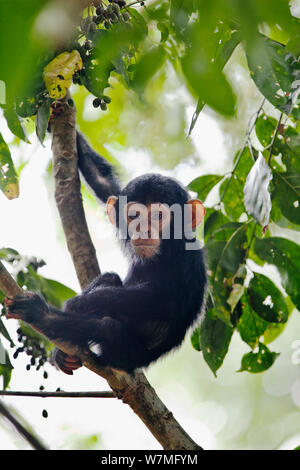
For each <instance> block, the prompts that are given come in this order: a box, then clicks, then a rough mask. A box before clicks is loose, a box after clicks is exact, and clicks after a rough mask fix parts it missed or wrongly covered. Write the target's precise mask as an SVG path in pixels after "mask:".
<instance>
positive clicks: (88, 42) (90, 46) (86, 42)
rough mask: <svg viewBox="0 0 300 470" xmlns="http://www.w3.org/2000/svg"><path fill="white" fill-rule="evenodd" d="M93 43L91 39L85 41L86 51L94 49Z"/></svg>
mask: <svg viewBox="0 0 300 470" xmlns="http://www.w3.org/2000/svg"><path fill="white" fill-rule="evenodd" d="M92 47H93V45H92V43H91V41H85V43H84V48H85V50H86V51H89V50H90V49H92Z"/></svg>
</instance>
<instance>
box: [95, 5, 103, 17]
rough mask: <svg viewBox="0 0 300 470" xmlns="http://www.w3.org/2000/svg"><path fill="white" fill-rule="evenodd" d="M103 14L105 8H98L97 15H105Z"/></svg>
mask: <svg viewBox="0 0 300 470" xmlns="http://www.w3.org/2000/svg"><path fill="white" fill-rule="evenodd" d="M103 13H104V8H103V7H102V6H99V7H97V8H96V14H97V15H98V16H100V15H103Z"/></svg>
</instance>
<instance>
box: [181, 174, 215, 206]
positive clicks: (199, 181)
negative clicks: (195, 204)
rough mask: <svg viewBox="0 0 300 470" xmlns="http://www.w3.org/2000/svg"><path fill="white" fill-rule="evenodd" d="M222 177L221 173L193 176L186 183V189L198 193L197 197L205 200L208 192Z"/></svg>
mask: <svg viewBox="0 0 300 470" xmlns="http://www.w3.org/2000/svg"><path fill="white" fill-rule="evenodd" d="M222 179H223V176H221V175H204V176H199V177H198V178H195V179H194V180H193V181H191V183H190V184H189V185H188V189H190V190H191V191H194V192H195V193H197V194H198V197H199V198H200V199H201V200H202V201H205V199H206V197H207V195H208V193H209V192H210V191H211V190H212V189H213V187H214V186H216V184H218V183H219V182H220V181H221V180H222Z"/></svg>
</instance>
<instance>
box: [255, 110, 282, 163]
mask: <svg viewBox="0 0 300 470" xmlns="http://www.w3.org/2000/svg"><path fill="white" fill-rule="evenodd" d="M276 126H277V121H276V119H274V118H272V117H270V116H266V115H265V114H262V115H261V116H259V118H258V119H257V121H256V124H255V132H256V136H257V138H258V140H259V141H260V143H261V144H262V145H263V146H264V147H267V146H268V145H270V144H271V142H272V138H273V134H274V132H275V129H276ZM273 154H274V155H277V152H275V151H274V146H273Z"/></svg>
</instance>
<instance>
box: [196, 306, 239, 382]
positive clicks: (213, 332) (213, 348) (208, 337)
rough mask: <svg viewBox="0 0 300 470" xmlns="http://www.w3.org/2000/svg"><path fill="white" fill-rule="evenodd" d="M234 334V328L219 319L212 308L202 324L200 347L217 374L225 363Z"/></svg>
mask: <svg viewBox="0 0 300 470" xmlns="http://www.w3.org/2000/svg"><path fill="white" fill-rule="evenodd" d="M232 334H233V328H231V327H230V326H228V325H226V324H225V323H224V322H222V321H221V320H219V319H218V318H217V317H216V315H215V312H214V309H211V310H209V311H207V312H206V314H205V317H204V319H203V321H202V322H201V325H200V347H201V350H202V352H203V357H204V359H205V361H206V363H207V364H208V365H209V367H210V369H211V370H212V372H213V373H214V375H215V376H216V372H217V370H218V369H219V368H220V367H221V365H222V364H223V361H224V358H225V356H226V354H227V351H228V347H229V344H230V341H231V337H232Z"/></svg>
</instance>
